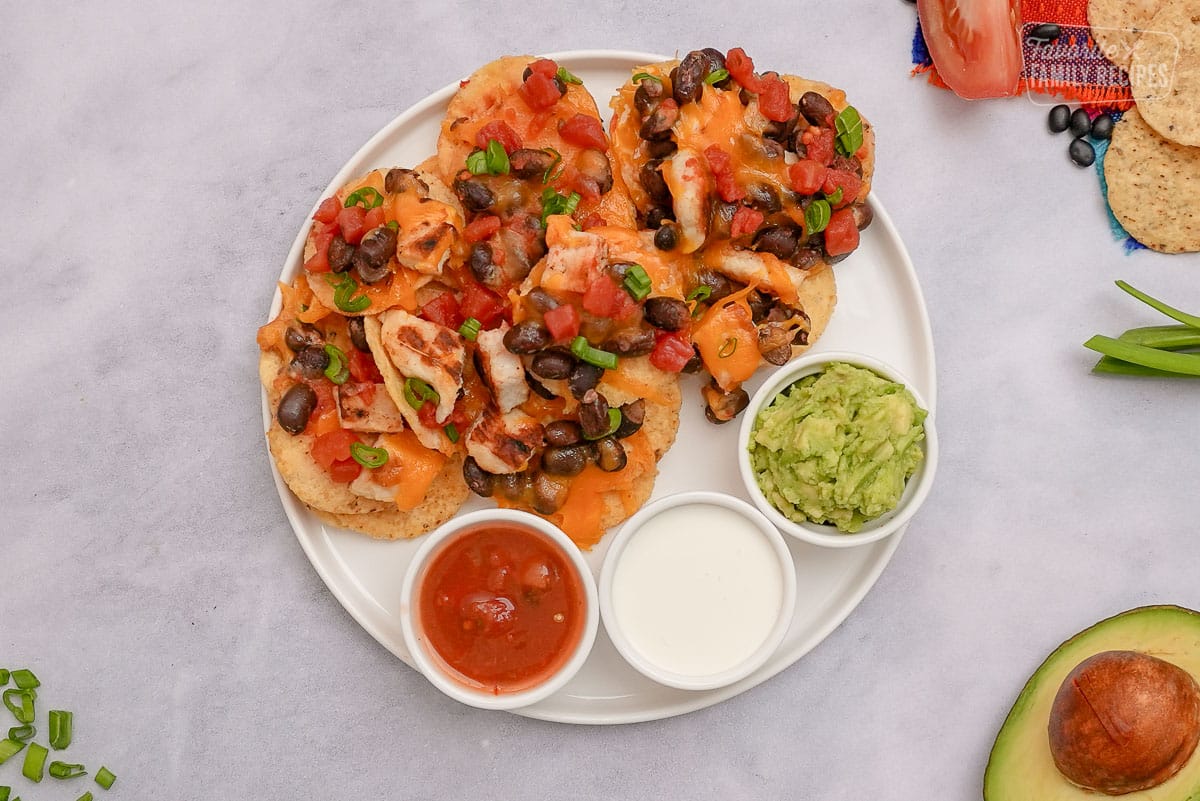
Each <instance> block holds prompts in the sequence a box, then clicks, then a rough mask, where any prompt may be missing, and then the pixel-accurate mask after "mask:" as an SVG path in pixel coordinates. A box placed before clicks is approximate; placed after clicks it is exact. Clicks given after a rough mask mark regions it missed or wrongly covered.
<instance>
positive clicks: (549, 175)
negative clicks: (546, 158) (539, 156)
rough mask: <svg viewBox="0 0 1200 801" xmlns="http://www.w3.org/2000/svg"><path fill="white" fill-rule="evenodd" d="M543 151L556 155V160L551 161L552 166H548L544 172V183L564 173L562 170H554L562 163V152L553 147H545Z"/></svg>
mask: <svg viewBox="0 0 1200 801" xmlns="http://www.w3.org/2000/svg"><path fill="white" fill-rule="evenodd" d="M542 152H543V153H549V154H550V155H551V156H554V161H552V162H550V166H549V167H547V168H546V171H545V172H544V173H542V183H544V184H548V183H550V182H551V181H553V180H554V179H556V178H558V176H560V175H562V170H559V171H558V172H555V171H554V168H555V167H557V166H558V165H559V164H562V153H559V152H558V151H557V150H555V149H554V148H552V147H543V148H542ZM564 169H565V168H564Z"/></svg>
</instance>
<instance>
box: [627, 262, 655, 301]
mask: <svg viewBox="0 0 1200 801" xmlns="http://www.w3.org/2000/svg"><path fill="white" fill-rule="evenodd" d="M652 288H653V287H652V286H651V283H650V276H649V275H647V274H646V268H644V267H642V265H640V264H634V265H632V266H630V268H629V269H628V270H626V271H625V290H626V291H627V292H629V294H630V295H633V299H634V300H645V298H646V296H647V295H649V294H650V290H651V289H652Z"/></svg>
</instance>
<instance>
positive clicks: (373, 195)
mask: <svg viewBox="0 0 1200 801" xmlns="http://www.w3.org/2000/svg"><path fill="white" fill-rule="evenodd" d="M343 205H344V206H345V207H346V208H350V207H352V206H362V207H363V208H364V209H366V210H367V211H370V210H371V209H373V208H376V207H378V206H382V205H383V195H381V194H379V190H378V189H376V188H375V187H373V186H364V187H363V188H362V189H359V190H358V191H356V192H351V193H350V197H348V198H346V202H345V203H344V204H343Z"/></svg>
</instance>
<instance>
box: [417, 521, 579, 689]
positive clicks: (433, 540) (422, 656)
mask: <svg viewBox="0 0 1200 801" xmlns="http://www.w3.org/2000/svg"><path fill="white" fill-rule="evenodd" d="M488 523H498V524H507V525H512V526H520V527H523V528H527V529H532V530H534V531H536V532H538V533H539V534H541V535H543V536H544V537H545V538H546V539H547V540H549V541H550V542H551V543H553V544H554V545H555V546H556V547H557V548H558V550H559V551H560V552H561V553H562V555H563V556H565V557H566V558H567V561H568V563H569V564H570V565H571V566H572V567H573V568H574V570H575V573H576V575H577V577H578V579H579V586H580V587H581V588H582V589H583V593H584V604H585V610H586V616H585V618H584V623H583V630H582V632H580V636H579V642H578V643H577V644H576V646H575V650H574V651H573V652H572V653H571V655H570V656H569V657H568V658H567V660H566V661H565V662H564V663H563V665H562V667H561V668H559V669H558V670H557V671H556V672H555V673H553V674H551V675H550V676H549V677H547V678H546V679H545V680H544V681H542V682H541V683H539V684H537V685H536V686H533V687H530V688H529V689H527V690H521V691H519V692H512V693H501V694H495V693H491V692H488V691H486V690H481V689H476V688H474V687H470V686H468V685H466V684H463V683H462V682H461V681H459V680H458V679H456V678H454V677H452V676H450V675H448V674H447V673H446V672H445V670H444V669H443V668H442V667H441V660H440V658H439V657H437V656H436V655H435V654H433V653H432V646H431V645H430V644H429V643H428V642H427V641H426V638H425V633H424V631H423V630H422V628H421V620H420V615H418V614H416V608H417V599H418V598H419V597H420V591H421V581H422V580H423V579H424V576H425V569H426V567H427V566H428V565H429V564H430V562H431V561H432V560H433V557H435V556H436V555H437V554H438V553H440V552H441V550H442V548H443V547H444V546H446V545H448V544H449V543H451V542H452V541H453V540H454V539H455V538H456V537H458V536H459V535H460V534H462V533H464V532H466V531H468V530H470V529H474V528H477V527H480V526H482V525H486V524H488ZM400 623H401V627H402V629H403V631H404V642H405V644H406V645H407V646H408V650H409V652H410V653H411V654H412V656H413V661H414V662H415V663H416V666H417V668H418V669H419V670H420V671H421V673H423V674H424V675H425V678H427V679H429V681H430V682H432V683H433V685H434V686H435V687H437V688H438V689H439V690H441V691H442V692H444V693H445V694H446V695H448V696H450V697H451V698H453V699H455V700H457V701H461V702H463V703H464V704H469V705H471V706H474V707H479V708H480V709H517V708H518V707H523V706H529V705H530V704H536V703H537V702H538V701H541V700H543V699H544V698H547V697H549V696H550V695H552V694H553V693H555V692H557V691H558V690H559V689H561V688H562V687H563V685H565V684H566V683H567V682H568V681H570V680H571V678H572V677H573V676H574V675H575V674H576V673H578V672H579V669H580V668H581V667H583V663H584V662H585V661H586V660H587V657H588V654H589V653H590V652H591V650H592V644H593V643H594V642H595V640H596V630H597V628H598V627H599V625H600V613H599V601H598V599H597V593H596V581H595V579H594V578H593V577H592V571H591V569H590V568H589V567H588V565H587V562H585V561H584V559H583V554H582V553H580V551H579V548H578V546H576V545H575V543H573V542H571V540H570V538H569V537H567V535H566V534H564V533H563V531H562V530H561V529H560V528H558V527H557V526H555V525H554V524H553V523H550V522H548V521H546V520H543V519H542V518H540V517H538V516H537V515H532V514H529V513H528V512H519V511H516V510H513V509H483V510H480V511H477V512H471V513H469V514H465V515H462V516H461V517H456V518H454V519H452V520H450V521H449V522H447V523H445V524H443V525H442V526H441V527H440V528H438V529H437V530H436V531H434V532H433V533H432V534H430V535H429V536H428V537H427V538H426V539H425V541H424V542H423V543H422V544H421V547H420V548H418V549H417V552H416V554H415V555H414V556H413V559H412V562H410V563H409V565H408V571H407V572H406V573H405V575H404V585H403V588H402V589H401V601H400Z"/></svg>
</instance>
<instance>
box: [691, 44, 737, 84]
mask: <svg viewBox="0 0 1200 801" xmlns="http://www.w3.org/2000/svg"><path fill="white" fill-rule="evenodd" d="M699 52H700V53H701V55H703V56H704V60H705V62H706V63H705V67H704V77H706V78H707V77H708V76H709V75H712V74H713V73H714V72H716V71H717V70H723V69H725V54H724V53H722V52H721V51H720V50H718V49H717V48H715V47H706V48H704V49H703V50H701V51H699ZM732 80H733V78H732V77H728V78H725V79H724V80H720V81H717V82H716V83H714V84H713V86H716V87H718V88H720V89H724V88H726V87H727V86H729V82H730V81H732Z"/></svg>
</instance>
